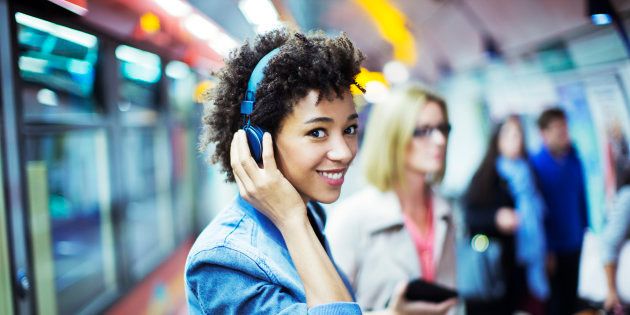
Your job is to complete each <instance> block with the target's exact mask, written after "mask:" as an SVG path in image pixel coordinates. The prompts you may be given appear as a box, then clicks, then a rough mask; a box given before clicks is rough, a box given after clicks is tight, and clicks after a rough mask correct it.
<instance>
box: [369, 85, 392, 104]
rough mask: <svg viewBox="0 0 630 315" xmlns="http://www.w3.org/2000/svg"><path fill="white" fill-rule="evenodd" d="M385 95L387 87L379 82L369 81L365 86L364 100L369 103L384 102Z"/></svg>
mask: <svg viewBox="0 0 630 315" xmlns="http://www.w3.org/2000/svg"><path fill="white" fill-rule="evenodd" d="M387 93H388V89H387V86H385V84H383V83H381V82H379V81H370V82H368V83H366V84H365V100H366V101H368V102H370V103H378V102H381V101H384V100H385V98H387Z"/></svg>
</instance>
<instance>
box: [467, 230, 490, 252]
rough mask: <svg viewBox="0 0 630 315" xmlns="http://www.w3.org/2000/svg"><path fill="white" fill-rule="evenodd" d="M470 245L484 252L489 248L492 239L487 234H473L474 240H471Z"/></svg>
mask: <svg viewBox="0 0 630 315" xmlns="http://www.w3.org/2000/svg"><path fill="white" fill-rule="evenodd" d="M470 245H471V246H472V247H473V249H474V250H476V251H478V252H480V253H483V252H485V251H486V250H487V249H488V246H489V245H490V240H489V239H488V237H487V236H485V235H483V234H477V235H475V236H473V238H472V240H471V241H470Z"/></svg>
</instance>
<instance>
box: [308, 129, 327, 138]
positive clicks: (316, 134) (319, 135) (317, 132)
mask: <svg viewBox="0 0 630 315" xmlns="http://www.w3.org/2000/svg"><path fill="white" fill-rule="evenodd" d="M308 134H309V135H310V136H311V137H313V138H323V137H325V136H326V133H325V132H324V130H323V129H315V130H311V131H310V132H309V133H308Z"/></svg>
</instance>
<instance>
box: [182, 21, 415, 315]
mask: <svg viewBox="0 0 630 315" xmlns="http://www.w3.org/2000/svg"><path fill="white" fill-rule="evenodd" d="M231 56H232V57H231V58H230V59H229V60H227V61H226V66H225V67H224V68H223V70H222V71H221V72H220V73H219V75H218V78H219V83H218V85H217V87H216V89H215V90H214V91H213V95H212V100H213V103H214V104H213V106H212V107H210V108H207V109H208V111H207V112H206V114H205V116H204V118H203V123H204V131H203V133H202V135H201V139H200V142H201V149H202V150H205V149H207V148H208V147H209V146H211V145H213V144H214V145H216V149H215V152H214V156H213V159H214V161H218V162H220V163H221V165H222V168H223V171H224V172H225V173H226V175H227V178H228V180H229V181H233V182H236V184H237V185H238V189H239V192H240V196H238V197H237V198H236V199H235V200H234V201H233V202H232V204H231V205H230V206H228V207H227V208H226V209H224V210H223V211H221V212H220V213H219V214H218V215H217V217H216V218H215V219H214V220H213V221H212V222H211V223H210V224H209V225H208V226H207V227H206V228H205V229H204V231H203V232H202V233H201V235H200V236H199V237H198V238H197V240H196V241H195V244H194V245H193V247H192V249H191V251H190V253H189V255H188V259H187V262H186V271H185V281H186V294H187V299H188V306H189V310H190V312H191V313H193V314H307V313H308V314H360V313H361V309H360V308H359V306H358V305H357V303H355V302H354V301H353V296H352V292H351V287H350V286H349V285H348V284H347V281H346V280H345V276H344V275H343V274H342V273H340V272H339V271H338V269H337V268H336V266H335V264H334V262H333V261H332V259H331V258H330V256H329V253H328V243H327V241H326V238H325V236H324V234H323V233H322V229H323V226H324V223H325V215H324V212H323V210H322V208H321V206H319V205H318V202H323V203H331V202H333V201H335V200H337V198H338V197H339V193H340V188H341V185H342V184H343V182H344V175H345V173H346V170H347V169H348V166H349V165H350V162H352V160H353V159H354V157H355V154H356V151H357V134H356V131H357V117H358V116H357V113H356V110H355V106H354V103H353V101H352V96H351V95H350V86H351V85H353V84H355V85H356V82H355V80H354V78H355V76H356V75H357V74H358V73H359V69H360V68H359V65H360V62H361V61H362V60H363V55H362V54H361V52H359V51H358V50H357V49H356V48H355V47H354V45H353V44H352V42H350V40H349V39H348V38H347V37H346V36H345V35H341V36H339V37H336V38H328V37H326V36H324V35H322V34H319V33H315V34H311V35H308V36H305V35H302V34H299V33H289V32H288V31H272V32H270V33H268V34H265V35H262V36H260V37H259V38H258V39H257V40H256V42H254V43H253V44H245V45H244V46H242V47H241V48H240V49H238V50H237V51H236V52H235V53H232V55H231ZM246 91H247V92H246ZM241 113H244V114H245V115H242V114H241ZM244 116H245V117H244ZM252 125H256V126H258V127H260V128H262V129H264V130H266V132H264V135H263V133H262V132H261V133H260V134H253V133H252V132H251V127H252ZM239 128H244V129H248V132H247V133H246V132H244V131H243V130H239ZM258 136H260V137H261V138H262V143H258V145H260V146H261V147H262V153H261V152H260V150H258V149H259V146H258V145H256V143H257V142H256V141H250V140H255V139H253V138H256V137H258ZM250 138H251V139H250ZM272 139H273V140H272ZM248 144H249V146H248ZM250 148H253V150H251V151H250ZM259 153H261V156H258V154H259ZM252 154H253V155H254V156H256V157H257V158H258V157H259V158H260V160H259V163H257V162H255V159H254V158H253V157H252ZM397 301H399V302H397V303H393V305H392V308H390V310H388V312H389V313H392V314H393V313H395V312H396V310H397V309H398V308H402V307H413V305H411V306H408V304H407V303H404V301H403V300H402V299H400V298H397ZM409 304H412V303H409Z"/></svg>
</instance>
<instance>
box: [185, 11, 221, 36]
mask: <svg viewBox="0 0 630 315" xmlns="http://www.w3.org/2000/svg"><path fill="white" fill-rule="evenodd" d="M184 27H185V28H186V29H187V30H188V31H189V32H190V33H191V34H193V35H195V36H196V37H197V38H199V39H202V40H209V39H211V38H213V37H215V36H216V34H218V33H219V32H220V31H219V28H218V27H217V26H216V25H214V23H212V22H210V21H209V20H208V19H206V18H204V17H203V16H201V15H199V14H197V13H193V14H191V15H189V16H188V17H187V18H186V20H184Z"/></svg>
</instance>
